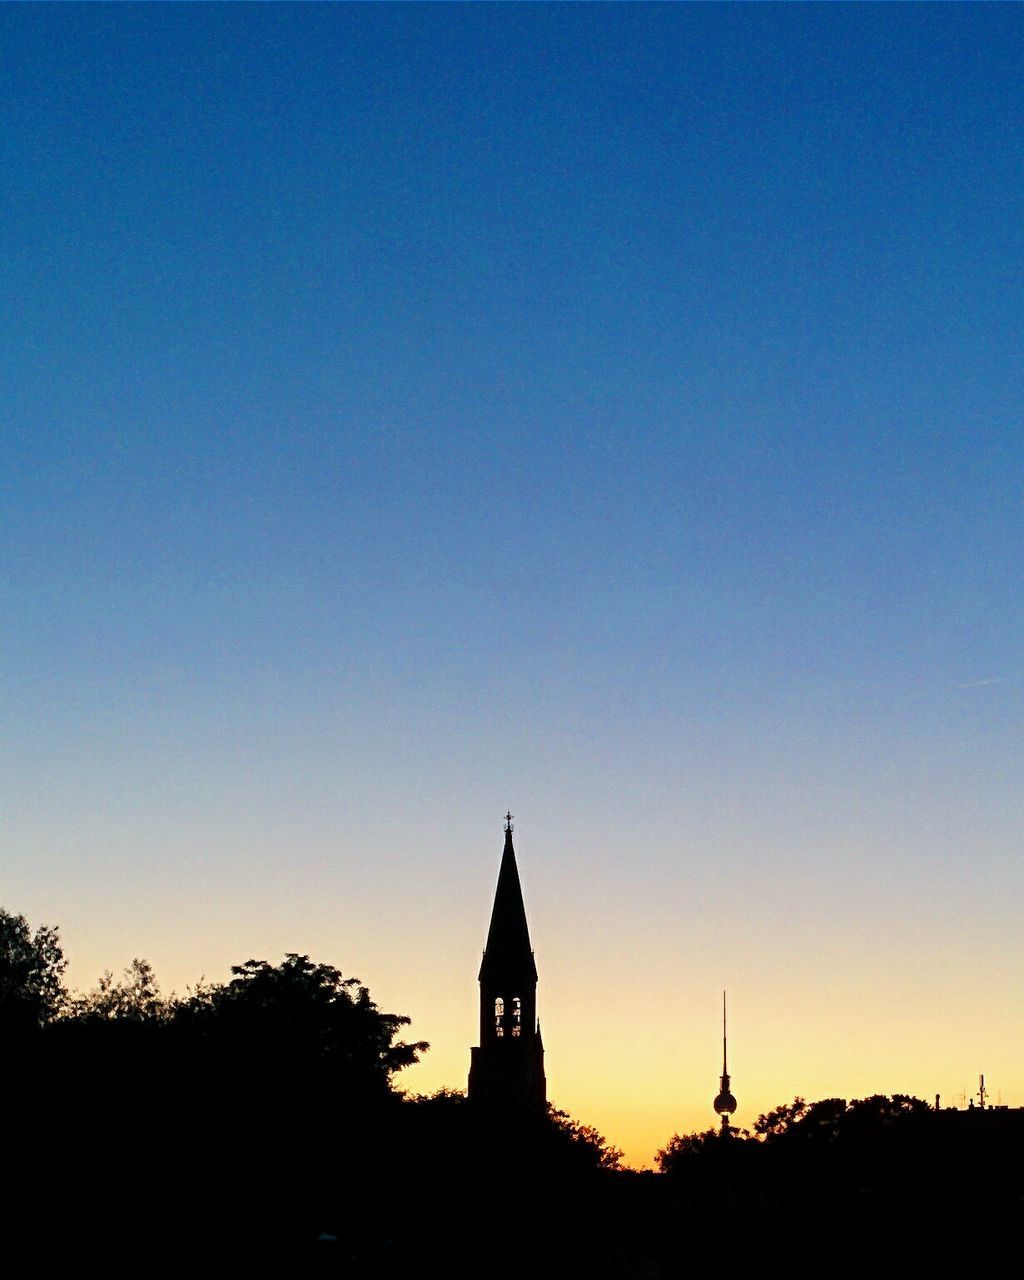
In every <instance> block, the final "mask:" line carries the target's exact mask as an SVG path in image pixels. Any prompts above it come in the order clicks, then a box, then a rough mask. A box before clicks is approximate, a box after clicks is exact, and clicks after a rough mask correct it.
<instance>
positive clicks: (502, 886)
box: [469, 813, 547, 1111]
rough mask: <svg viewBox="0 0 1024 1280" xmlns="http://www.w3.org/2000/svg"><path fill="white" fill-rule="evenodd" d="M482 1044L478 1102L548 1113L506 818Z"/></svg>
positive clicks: (488, 950) (475, 1063)
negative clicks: (546, 1110)
mask: <svg viewBox="0 0 1024 1280" xmlns="http://www.w3.org/2000/svg"><path fill="white" fill-rule="evenodd" d="M479 979H480V1044H479V1046H478V1047H475V1048H473V1049H471V1050H470V1054H471V1057H470V1065H469V1097H470V1100H471V1101H472V1102H484V1103H488V1104H491V1105H498V1106H515V1107H522V1108H526V1109H529V1110H532V1111H543V1110H544V1108H545V1106H546V1105H547V1084H546V1081H545V1079H544V1046H543V1044H542V1043H541V1038H540V1023H539V1022H538V1021H537V966H536V964H535V963H534V960H533V950H532V948H531V947H530V930H529V927H528V926H527V923H526V908H525V907H524V905H523V890H522V887H521V885H520V883H519V870H518V868H517V867H516V855H515V850H514V849H513V848H512V815H511V813H508V814H506V815H505V850H504V852H503V853H502V855H501V870H500V871H499V872H498V887H497V889H496V891H495V894H494V907H493V909H492V910H491V925H490V928H489V929H488V931H487V946H486V947H485V948H484V957H483V961H482V962H481V964H480V974H479Z"/></svg>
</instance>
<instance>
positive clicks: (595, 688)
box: [0, 5, 1024, 1166]
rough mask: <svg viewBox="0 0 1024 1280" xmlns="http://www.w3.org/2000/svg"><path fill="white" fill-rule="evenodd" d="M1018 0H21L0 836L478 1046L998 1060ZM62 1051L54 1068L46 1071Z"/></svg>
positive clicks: (1017, 853) (37, 864)
mask: <svg viewBox="0 0 1024 1280" xmlns="http://www.w3.org/2000/svg"><path fill="white" fill-rule="evenodd" d="M1022 37H1024V12H1022V10H1021V8H1020V7H1019V6H1014V5H1005V6H1004V5H997V6H985V5H969V6H962V5H958V6H946V5H941V6H929V7H921V6H887V5H886V6H864V7H860V6H845V5H844V6H831V5H825V6H817V7H806V6H781V7H776V6H767V5H766V6H760V5H756V6H745V5H728V6H718V7H704V6H691V5H681V6H661V5H658V6H579V7H569V6H547V5H521V6H512V7H507V6H502V5H494V6H492V5H481V6H455V7H446V6H419V5H410V6H388V7H379V6H373V5H366V6H362V5H358V6H351V7H349V6H296V7H277V6H257V7H248V6H212V7H188V8H185V7H179V6H151V5H144V6H139V7H135V6H110V7H108V6H97V7H93V6H82V7H77V6H39V7H21V6H14V7H12V6H4V7H3V8H2V10H0V112H2V119H3V120H4V128H3V130H2V131H0V202H2V204H0V207H2V209H3V216H2V218H0V263H2V266H0V324H2V328H3V332H4V334H5V337H4V341H3V343H2V344H0V414H2V445H0V450H2V452H0V457H2V465H3V476H4V483H3V507H4V511H3V539H4V555H3V564H4V572H3V582H2V602H0V603H2V608H3V616H4V619H5V626H4V628H3V631H4V639H3V667H2V670H3V678H2V690H3V722H4V742H3V761H2V775H3V815H4V816H3V830H2V895H0V901H2V904H3V906H5V907H6V908H7V909H8V910H10V911H14V912H20V913H23V914H25V915H26V916H27V917H28V918H29V920H30V922H31V923H33V924H39V923H49V924H57V925H59V927H60V930H61V936H62V939H63V941H64V946H65V949H66V951H67V953H68V955H69V958H70V960H71V967H70V970H69V977H70V979H71V981H72V983H73V985H75V986H77V987H79V988H81V989H85V988H87V987H89V986H91V985H92V984H93V983H94V982H95V980H96V978H97V976H98V975H99V974H100V973H101V972H102V971H103V970H105V969H112V970H114V971H115V972H116V971H118V970H120V969H121V968H123V967H124V966H125V965H127V964H128V963H129V962H130V961H131V959H132V958H133V957H134V956H144V957H146V958H148V959H149V960H150V961H151V963H152V964H153V965H154V967H155V969H156V971H157V975H158V977H159V979H160V981H161V983H162V986H163V988H164V989H165V990H171V989H176V990H177V991H179V992H181V991H184V990H185V989H186V987H187V986H189V985H190V984H194V983H195V982H196V981H198V980H199V978H200V977H203V976H205V978H206V979H207V980H210V981H222V980H226V978H227V977H228V975H229V970H230V966H231V965H232V964H237V963H240V962H242V961H243V960H245V959H248V958H249V957H250V956H254V957H257V958H261V959H268V960H271V961H275V962H276V961H277V960H279V959H280V958H281V957H282V956H283V955H284V954H285V953H286V952H289V951H296V952H300V953H304V954H308V955H310V956H312V957H313V958H314V959H315V960H319V961H324V962H329V963H331V964H335V965H337V966H338V967H339V968H341V969H342V971H343V972H344V973H345V974H346V975H355V976H357V977H359V978H361V979H362V980H363V981H364V982H365V983H366V984H367V985H368V986H369V988H370V991H371V994H372V995H373V997H374V998H375V999H376V1000H377V1002H378V1004H380V1006H381V1007H382V1008H384V1009H386V1010H388V1011H389V1012H396V1013H403V1014H407V1015H409V1016H410V1017H411V1018H412V1025H411V1027H410V1029H409V1032H410V1034H411V1035H412V1036H413V1038H416V1039H419V1038H423V1039H426V1040H428V1041H430V1043H431V1046H432V1047H431V1049H430V1051H429V1053H427V1054H426V1055H425V1057H424V1060H423V1062H422V1064H421V1065H418V1066H416V1067H415V1068H413V1069H411V1070H409V1071H408V1072H407V1073H404V1074H403V1077H402V1083H403V1085H404V1087H406V1088H407V1089H409V1090H410V1091H414V1092H416V1091H418V1092H429V1091H432V1090H433V1089H436V1088H438V1087H441V1086H448V1087H455V1088H459V1087H464V1085H465V1078H466V1073H467V1070H468V1066H469V1046H470V1044H471V1043H473V1041H474V1039H475V1036H476V1029H477V985H476V973H477V967H478V964H479V955H480V950H481V948H482V946H483V942H484V937H485V933H486V927H487V920H488V915H489V910H490V902H491V897H492V894H493V890H494V883H495V879H496V876H497V870H498V863H499V859H500V854H501V848H502V840H503V836H502V821H501V819H502V815H503V814H504V813H505V811H506V809H507V808H511V810H512V813H513V814H514V815H515V819H516V848H517V854H518V859H519V867H520V872H521V876H522V880H523V886H524V893H525V897H526V903H527V909H528V912H529V916H530V924H531V930H532V936H533V944H534V947H535V950H536V956H537V964H538V969H539V972H540V985H539V990H538V1000H539V1008H540V1014H541V1018H542V1021H543V1027H544V1040H545V1047H546V1051H547V1071H548V1083H549V1095H550V1097H551V1098H552V1100H553V1101H554V1102H555V1103H556V1104H557V1105H558V1106H560V1107H562V1108H564V1109H566V1110H568V1111H569V1112H571V1113H572V1115H573V1116H574V1117H575V1118H577V1119H578V1120H580V1121H581V1122H583V1123H587V1124H592V1125H595V1126H596V1127H597V1128H599V1129H600V1130H601V1131H602V1132H603V1133H604V1134H605V1135H606V1136H607V1137H608V1138H609V1140H610V1141H612V1142H613V1143H614V1144H615V1145H616V1146H619V1147H621V1148H623V1149H624V1150H625V1152H626V1156H627V1159H628V1160H629V1161H630V1162H631V1163H633V1164H635V1165H638V1166H641V1165H645V1164H649V1163H650V1162H651V1161H652V1159H653V1157H654V1153H655V1152H656V1151H657V1149H658V1148H659V1147H661V1146H664V1145H665V1143H666V1142H667V1141H668V1139H669V1138H670V1137H671V1135H672V1134H673V1133H674V1132H684V1133H685V1132H691V1131H695V1130H699V1129H705V1128H707V1127H709V1125H710V1124H712V1123H713V1122H714V1119H715V1118H714V1115H713V1113H712V1111H711V1101H712V1099H713V1098H714V1096H715V1093H716V1092H717V1088H718V1074H719V1072H720V1069H721V1060H720V1038H719V1037H720V1029H719V1018H720V1001H721V993H722V990H723V988H728V990H729V993H730V994H729V1001H730V1008H731V1037H730V1045H731V1050H730V1068H731V1070H732V1074H733V1092H734V1093H735V1094H736V1096H737V1098H738V1100H739V1111H738V1113H737V1116H736V1117H735V1119H736V1123H738V1124H740V1125H743V1124H747V1125H749V1124H750V1123H752V1121H753V1120H754V1119H755V1117H756V1116H757V1114H758V1113H759V1112H762V1111H765V1110H767V1109H769V1108H770V1107H772V1106H775V1105H777V1104H779V1103H781V1102H785V1101H789V1100H791V1099H792V1098H793V1097H794V1096H796V1095H801V1096H804V1097H806V1098H808V1099H811V1098H817V1097H825V1096H833V1095H839V1096H844V1097H858V1096H864V1095H866V1094H870V1093H876V1092H883V1093H891V1092H894V1091H902V1092H913V1093H917V1094H919V1095H920V1096H923V1097H926V1098H932V1097H933V1096H934V1094H935V1093H936V1092H940V1093H941V1094H942V1096H943V1100H944V1101H945V1102H949V1103H954V1102H960V1101H961V1095H964V1094H966V1095H968V1096H969V1095H970V1093H971V1092H972V1091H973V1090H975V1089H976V1088H977V1077H978V1074H979V1072H982V1071H984V1072H985V1074H986V1080H987V1084H988V1086H989V1089H990V1090H991V1091H992V1096H993V1098H994V1099H997V1098H999V1099H1001V1100H1002V1101H1003V1102H1006V1103H1010V1104H1012V1105H1024V1017H1022V1013H1024V1010H1022V998H1021V991H1022V979H1024V935H1022V932H1021V929H1020V920H1021V915H1022V911H1024V860H1022V857H1021V853H1022V848H1021V845H1022V838H1021V832H1022V818H1024V812H1022V809H1024V802H1022V797H1024V776H1022V774H1024V769H1022V760H1024V753H1022V745H1024V744H1022V741H1021V739H1022V732H1021V725H1022V719H1021V709H1022V690H1024V684H1022V681H1024V655H1022V650H1021V638H1022V634H1024V598H1022V592H1021V549H1022V533H1024V519H1022V509H1021V490H1022V473H1024V468H1022V461H1024V449H1022V441H1021V426H1020V424H1021V418H1022V409H1024V364H1022V361H1021V354H1020V353H1021V349H1022V327H1024V326H1022V316H1024V307H1022V298H1024V279H1022V274H1024V273H1022V266H1024V252H1022V250H1024V187H1022V166H1024V147H1022V142H1024V137H1022V134H1024V125H1022V121H1024V111H1022V108H1024V102H1022V90H1021V76H1020V50H1021V47H1022V46H1021V42H1022ZM70 1087H73V1084H72V1085H71V1086H70Z"/></svg>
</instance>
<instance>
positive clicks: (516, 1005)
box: [512, 996, 523, 1036]
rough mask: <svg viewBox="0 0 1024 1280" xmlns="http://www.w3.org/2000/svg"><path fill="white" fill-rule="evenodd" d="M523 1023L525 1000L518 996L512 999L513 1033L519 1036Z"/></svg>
mask: <svg viewBox="0 0 1024 1280" xmlns="http://www.w3.org/2000/svg"><path fill="white" fill-rule="evenodd" d="M522 1024H523V1002H522V1000H520V999H519V997H518V996H514V997H513V1000H512V1034H513V1035H514V1036H518V1035H519V1034H520V1028H521V1027H522Z"/></svg>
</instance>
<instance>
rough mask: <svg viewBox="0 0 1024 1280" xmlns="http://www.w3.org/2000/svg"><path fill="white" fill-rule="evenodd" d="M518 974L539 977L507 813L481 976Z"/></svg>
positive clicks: (533, 977) (509, 817)
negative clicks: (503, 842)
mask: <svg viewBox="0 0 1024 1280" xmlns="http://www.w3.org/2000/svg"><path fill="white" fill-rule="evenodd" d="M488 973H490V974H495V975H500V976H504V975H506V974H508V975H509V976H518V977H523V978H527V977H529V978H532V980H533V981H534V982H536V981H537V967H536V965H535V964H534V960H533V949H532V948H531V946H530V929H529V926H528V925H527V923H526V907H525V905H524V903H523V889H522V886H521V885H520V883H519V868H518V867H517V866H516V852H515V849H514V848H513V846H512V814H511V813H507V814H506V815H505V848H504V850H503V852H502V855H501V868H500V870H499V871H498V887H497V889H496V890H495V892H494V907H493V908H492V910H491V924H490V928H489V929H488V930H487V945H486V947H485V948H484V957H483V962H482V963H481V965H480V977H481V978H483V977H484V976H485V975H486V974H488Z"/></svg>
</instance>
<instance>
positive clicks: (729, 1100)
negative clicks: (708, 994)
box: [713, 991, 736, 1133]
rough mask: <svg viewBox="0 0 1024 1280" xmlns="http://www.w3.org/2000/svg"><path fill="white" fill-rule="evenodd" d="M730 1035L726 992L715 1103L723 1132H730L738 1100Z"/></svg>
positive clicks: (723, 1003) (723, 997) (723, 1001)
mask: <svg viewBox="0 0 1024 1280" xmlns="http://www.w3.org/2000/svg"><path fill="white" fill-rule="evenodd" d="M728 1047H729V1042H728V1035H727V1026H726V1020H725V992H724V991H723V992H722V1079H721V1082H720V1084H719V1089H718V1097H717V1098H716V1099H715V1101H714V1104H713V1105H714V1108H715V1111H716V1112H717V1113H718V1114H719V1115H720V1116H721V1117H722V1132H723V1133H728V1132H729V1117H730V1116H731V1115H732V1113H733V1112H734V1111H735V1110H736V1099H735V1098H734V1097H733V1093H732V1081H731V1080H730V1079H729V1056H728Z"/></svg>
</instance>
